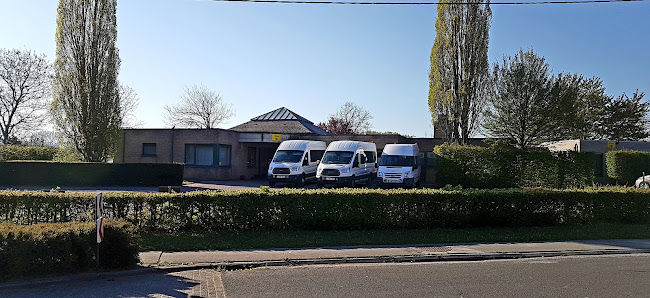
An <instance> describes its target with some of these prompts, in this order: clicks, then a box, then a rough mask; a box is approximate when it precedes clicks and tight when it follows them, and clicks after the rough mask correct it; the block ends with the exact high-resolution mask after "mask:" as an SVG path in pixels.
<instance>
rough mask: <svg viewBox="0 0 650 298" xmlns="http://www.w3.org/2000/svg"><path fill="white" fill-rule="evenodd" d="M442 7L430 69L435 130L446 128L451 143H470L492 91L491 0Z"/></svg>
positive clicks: (442, 3)
mask: <svg viewBox="0 0 650 298" xmlns="http://www.w3.org/2000/svg"><path fill="white" fill-rule="evenodd" d="M449 2H453V3H455V4H446V3H449ZM439 3H440V5H438V18H437V20H436V39H435V41H434V43H433V48H432V49H431V67H430V69H429V109H430V112H431V117H432V121H433V124H434V127H439V128H441V129H442V131H443V132H444V134H445V135H444V136H443V138H444V139H445V140H446V141H451V142H456V143H461V144H466V143H467V141H468V139H469V137H470V136H471V135H472V134H473V133H474V132H475V130H476V129H477V128H478V126H479V124H480V123H479V120H480V117H481V114H482V112H483V110H484V108H485V103H486V97H487V93H488V92H489V86H488V85H489V82H488V81H489V79H490V75H489V63H488V56H487V55H488V44H489V41H490V33H489V31H490V23H491V22H492V11H491V10H490V5H489V3H490V2H489V0H487V1H484V0H453V1H451V0H440V1H439ZM458 3H461V4H458Z"/></svg>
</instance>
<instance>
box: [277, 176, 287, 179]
mask: <svg viewBox="0 0 650 298" xmlns="http://www.w3.org/2000/svg"><path fill="white" fill-rule="evenodd" d="M275 178H277V179H287V176H284V175H275Z"/></svg>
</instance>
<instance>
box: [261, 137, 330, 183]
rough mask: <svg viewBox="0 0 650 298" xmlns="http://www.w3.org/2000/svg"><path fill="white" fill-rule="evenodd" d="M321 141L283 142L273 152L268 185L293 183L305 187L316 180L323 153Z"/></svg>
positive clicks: (323, 148) (323, 146)
mask: <svg viewBox="0 0 650 298" xmlns="http://www.w3.org/2000/svg"><path fill="white" fill-rule="evenodd" d="M326 148H327V147H326V146H325V142H322V141H298V140H293V141H284V142H282V143H280V146H279V147H278V150H276V151H275V155H274V156H273V160H271V164H270V165H269V171H268V177H269V185H270V186H275V183H277V182H295V183H298V184H300V185H305V181H306V180H313V179H315V178H316V170H317V169H318V163H319V161H320V160H321V158H323V154H324V153H325V149H326Z"/></svg>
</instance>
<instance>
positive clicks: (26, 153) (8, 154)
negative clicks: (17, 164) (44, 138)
mask: <svg viewBox="0 0 650 298" xmlns="http://www.w3.org/2000/svg"><path fill="white" fill-rule="evenodd" d="M57 152H59V148H55V147H42V146H20V145H0V161H5V160H53V159H54V156H55V155H56V154H57Z"/></svg>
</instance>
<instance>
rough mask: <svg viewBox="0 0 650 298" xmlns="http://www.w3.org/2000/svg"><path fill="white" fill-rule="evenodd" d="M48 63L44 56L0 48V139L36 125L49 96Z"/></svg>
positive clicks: (42, 115) (34, 127) (46, 105)
mask: <svg viewBox="0 0 650 298" xmlns="http://www.w3.org/2000/svg"><path fill="white" fill-rule="evenodd" d="M51 72H52V66H51V65H50V63H49V62H48V61H47V59H46V57H45V55H37V54H36V53H35V52H32V51H28V50H25V51H21V50H16V49H13V50H5V49H0V141H1V142H2V143H4V144H6V143H8V142H9V141H10V140H13V139H17V138H16V137H17V135H25V133H27V132H31V131H33V130H34V129H37V128H39V127H40V126H41V125H42V124H43V122H44V121H45V119H47V117H46V116H47V115H46V113H45V112H46V111H47V108H48V106H49V99H50V96H51V95H52V78H51Z"/></svg>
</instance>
